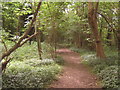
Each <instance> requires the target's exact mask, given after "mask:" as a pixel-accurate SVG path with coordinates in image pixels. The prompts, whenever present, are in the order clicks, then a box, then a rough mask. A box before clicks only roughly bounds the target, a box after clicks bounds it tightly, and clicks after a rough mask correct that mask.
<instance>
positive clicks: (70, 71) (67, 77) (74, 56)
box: [50, 49, 101, 88]
mask: <svg viewBox="0 0 120 90" xmlns="http://www.w3.org/2000/svg"><path fill="white" fill-rule="evenodd" d="M57 53H58V54H59V55H60V56H61V57H63V59H64V61H65V64H64V66H63V73H62V75H60V76H59V78H58V81H55V82H53V84H52V85H51V86H50V87H51V88H101V86H100V85H99V84H98V79H97V77H96V76H95V75H93V74H92V73H90V71H89V69H88V68H87V67H86V66H85V65H83V64H82V63H81V62H80V61H81V58H80V55H79V54H78V53H75V52H73V51H71V50H69V49H59V50H57Z"/></svg>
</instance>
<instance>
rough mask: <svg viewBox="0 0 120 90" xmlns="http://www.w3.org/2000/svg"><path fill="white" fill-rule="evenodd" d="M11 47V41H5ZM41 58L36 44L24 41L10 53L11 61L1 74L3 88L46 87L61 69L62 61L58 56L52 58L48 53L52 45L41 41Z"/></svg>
mask: <svg viewBox="0 0 120 90" xmlns="http://www.w3.org/2000/svg"><path fill="white" fill-rule="evenodd" d="M7 45H9V47H11V46H12V45H13V43H10V42H7ZM42 47H43V50H42V58H43V59H42V60H39V57H38V52H37V44H36V43H35V42H34V43H32V44H31V45H29V44H28V43H26V44H25V45H24V46H23V47H20V48H18V49H17V50H16V51H15V52H14V53H12V55H11V56H12V57H13V59H12V61H11V62H10V63H9V64H8V65H7V69H6V70H5V73H3V74H2V86H3V88H46V87H48V86H49V85H50V84H51V83H52V81H53V80H54V79H56V78H57V74H59V72H60V71H61V68H62V67H61V65H63V63H64V61H63V59H62V58H61V57H60V56H57V57H56V58H55V59H54V60H53V59H52V58H51V55H50V54H49V53H50V52H51V50H52V47H50V45H48V44H46V43H42Z"/></svg>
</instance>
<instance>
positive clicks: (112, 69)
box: [71, 48, 120, 89]
mask: <svg viewBox="0 0 120 90" xmlns="http://www.w3.org/2000/svg"><path fill="white" fill-rule="evenodd" d="M71 50H73V51H75V52H78V53H80V55H81V57H82V63H83V64H85V65H88V66H90V67H92V72H93V73H95V74H97V75H98V76H99V79H100V81H101V83H102V86H103V88H105V89H108V88H109V89H110V88H118V87H119V85H120V81H119V77H118V68H119V67H118V53H117V50H116V49H111V48H106V49H105V53H106V55H107V58H106V59H99V58H97V57H96V55H95V52H92V51H89V50H86V49H78V48H72V49H71ZM119 75H120V74H119Z"/></svg>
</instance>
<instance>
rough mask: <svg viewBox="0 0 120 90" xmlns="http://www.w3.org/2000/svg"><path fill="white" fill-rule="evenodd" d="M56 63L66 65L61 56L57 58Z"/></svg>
mask: <svg viewBox="0 0 120 90" xmlns="http://www.w3.org/2000/svg"><path fill="white" fill-rule="evenodd" d="M54 61H55V62H56V63H57V64H59V65H64V60H63V58H62V57H61V56H57V57H56V58H55V60H54Z"/></svg>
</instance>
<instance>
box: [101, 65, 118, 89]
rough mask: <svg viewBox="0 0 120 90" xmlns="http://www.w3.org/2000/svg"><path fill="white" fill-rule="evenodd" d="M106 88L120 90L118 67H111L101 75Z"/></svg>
mask: <svg viewBox="0 0 120 90" xmlns="http://www.w3.org/2000/svg"><path fill="white" fill-rule="evenodd" d="M99 76H100V79H101V80H102V83H103V87H104V88H118V86H119V85H120V82H119V78H118V66H109V67H107V68H105V69H104V70H102V71H101V72H100V74H99Z"/></svg>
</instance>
